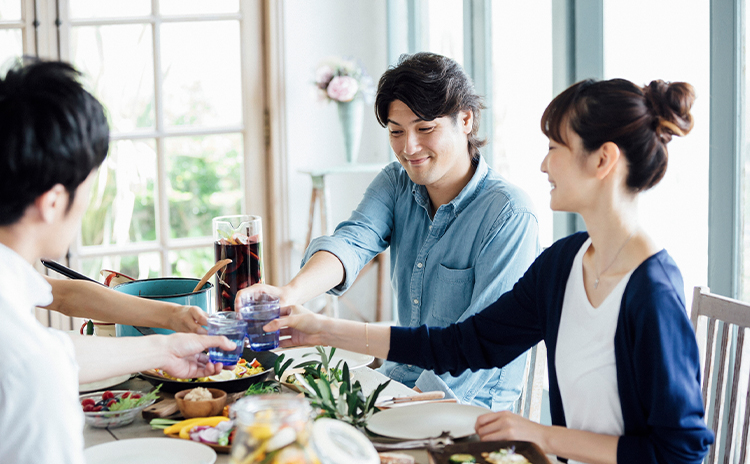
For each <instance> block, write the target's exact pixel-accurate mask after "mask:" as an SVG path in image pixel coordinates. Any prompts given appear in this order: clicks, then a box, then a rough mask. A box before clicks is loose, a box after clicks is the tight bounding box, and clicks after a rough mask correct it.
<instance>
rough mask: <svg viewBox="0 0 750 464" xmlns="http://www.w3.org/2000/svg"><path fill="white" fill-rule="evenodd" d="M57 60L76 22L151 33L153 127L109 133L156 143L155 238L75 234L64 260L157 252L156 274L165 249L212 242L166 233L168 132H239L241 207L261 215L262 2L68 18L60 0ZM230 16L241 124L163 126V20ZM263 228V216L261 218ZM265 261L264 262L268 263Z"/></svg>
mask: <svg viewBox="0 0 750 464" xmlns="http://www.w3.org/2000/svg"><path fill="white" fill-rule="evenodd" d="M59 6H60V8H59V11H60V23H61V24H60V27H59V37H60V59H62V60H64V61H69V58H70V55H69V50H70V45H69V44H70V33H71V28H72V27H76V26H102V25H120V24H149V25H150V26H151V28H152V34H153V42H152V44H153V61H154V62H153V66H154V92H155V93H154V105H155V116H156V118H155V119H156V121H155V127H154V129H153V130H151V131H147V132H142V131H139V132H137V133H127V132H118V133H113V134H112V135H111V137H110V140H111V142H115V141H118V140H139V139H141V140H142V139H152V140H155V142H156V153H157V178H156V182H155V183H156V185H155V192H154V193H155V198H156V203H155V205H154V206H155V214H156V236H157V239H156V241H153V242H139V243H128V244H124V245H97V246H83V245H82V243H81V238H80V235H79V236H78V238H77V239H76V240H75V241H74V243H73V244H71V248H70V252H69V256H68V258H69V265H70V266H71V267H73V268H79V267H80V264H81V260H83V259H89V258H98V257H104V256H115V255H133V254H139V253H151V252H156V253H159V256H160V262H161V271H160V275H169V274H170V273H171V263H170V256H169V255H170V252H174V251H182V250H191V249H200V248H205V247H209V246H211V245H212V243H213V238H212V237H210V236H209V237H194V238H171V237H170V234H169V228H170V226H169V198H168V196H167V191H166V186H167V177H168V171H167V166H166V164H167V163H166V149H165V142H166V140H167V139H168V138H170V137H186V136H206V135H221V134H241V135H242V137H243V151H244V158H243V163H244V172H243V173H242V176H241V188H242V190H243V196H242V202H241V210H242V211H243V212H251V213H252V214H257V215H260V216H262V217H264V218H265V217H266V212H267V202H266V176H265V175H264V174H265V172H266V143H265V130H264V129H265V128H264V106H265V105H264V101H265V100H264V89H263V81H264V79H263V68H264V62H263V49H262V46H263V45H262V44H263V5H262V4H260V3H258V2H254V1H252V0H242V1H241V2H240V11H239V12H238V13H216V14H200V15H193V14H191V15H160V14H158V13H157V12H158V10H159V1H158V0H152V12H151V14H150V15H145V16H133V17H117V18H94V19H70V18H68V17H67V12H68V11H69V9H68V0H60V2H59ZM220 20H236V21H238V22H239V26H240V41H241V43H240V57H241V58H240V59H241V60H242V64H241V82H242V86H241V87H242V100H243V123H242V124H239V125H235V126H224V127H211V128H172V127H164V115H163V107H162V89H163V82H162V72H161V46H160V45H161V26H162V24H168V23H177V22H180V23H184V22H206V21H220ZM264 227H265V228H268V227H269V221H264ZM268 261H269V260H266V263H264V264H265V266H266V267H267V268H270V267H272V264H271V263H270V262H268Z"/></svg>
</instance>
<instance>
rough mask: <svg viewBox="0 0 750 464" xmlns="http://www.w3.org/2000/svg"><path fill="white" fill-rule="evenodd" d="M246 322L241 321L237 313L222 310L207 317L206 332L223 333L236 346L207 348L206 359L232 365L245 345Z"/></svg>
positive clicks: (226, 365)
mask: <svg viewBox="0 0 750 464" xmlns="http://www.w3.org/2000/svg"><path fill="white" fill-rule="evenodd" d="M246 332H247V322H245V321H243V320H242V318H241V317H240V315H239V314H237V313H233V312H222V313H217V314H214V315H213V316H211V317H209V318H208V334H209V335H224V336H225V337H227V338H228V339H229V340H231V341H233V342H234V343H235V345H237V347H236V348H235V349H234V350H232V351H226V350H222V349H221V348H218V347H211V348H209V349H208V359H209V360H211V362H212V363H222V364H224V366H225V367H233V366H234V365H236V364H237V361H239V360H240V356H241V355H242V349H243V347H244V345H245V333H246Z"/></svg>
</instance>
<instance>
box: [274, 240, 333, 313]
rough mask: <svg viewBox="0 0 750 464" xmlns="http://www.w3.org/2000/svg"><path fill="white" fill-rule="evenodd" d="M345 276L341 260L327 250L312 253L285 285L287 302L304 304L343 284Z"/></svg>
mask: <svg viewBox="0 0 750 464" xmlns="http://www.w3.org/2000/svg"><path fill="white" fill-rule="evenodd" d="M345 277H346V274H345V271H344V265H343V264H341V261H339V259H338V258H337V257H336V256H335V255H333V254H331V253H329V252H327V251H319V252H317V253H315V254H314V255H312V257H311V258H310V259H309V260H308V261H307V262H306V263H305V265H304V266H303V267H302V269H301V270H300V271H299V273H298V274H297V275H296V276H295V277H294V278H293V279H292V280H291V281H290V282H289V283H288V284H287V285H285V286H284V289H283V290H284V292H285V296H286V298H285V300H286V303H287V304H290V305H292V304H304V303H306V302H308V301H309V300H311V299H312V298H315V297H316V296H318V295H321V294H323V293H325V292H327V291H328V290H330V289H332V288H333V287H336V286H338V285H341V283H342V282H344V279H345Z"/></svg>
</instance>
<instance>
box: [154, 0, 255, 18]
mask: <svg viewBox="0 0 750 464" xmlns="http://www.w3.org/2000/svg"><path fill="white" fill-rule="evenodd" d="M159 9H160V10H161V13H162V14H165V15H166V14H205V13H236V12H238V11H239V10H240V2H239V1H238V0H222V1H220V2H207V1H206V0H159Z"/></svg>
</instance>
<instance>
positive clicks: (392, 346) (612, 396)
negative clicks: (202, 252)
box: [266, 79, 714, 464]
mask: <svg viewBox="0 0 750 464" xmlns="http://www.w3.org/2000/svg"><path fill="white" fill-rule="evenodd" d="M694 99H695V95H694V92H693V88H692V86H691V85H690V84H687V83H683V82H675V83H666V82H663V81H653V82H651V83H650V84H649V85H647V86H646V87H643V88H640V87H638V86H636V85H634V84H633V83H631V82H629V81H626V80H623V79H613V80H608V81H592V80H589V81H583V82H579V83H577V84H575V85H573V86H571V87H570V88H568V89H567V90H565V91H564V92H563V93H561V94H560V95H558V96H557V97H556V98H555V99H554V100H553V101H552V102H551V103H550V105H549V106H548V107H547V109H546V110H545V112H544V115H543V116H542V131H543V132H544V134H545V135H546V136H547V137H548V138H549V152H548V153H547V156H546V157H545V158H544V161H543V162H542V172H544V173H546V174H547V176H548V178H549V182H550V185H551V187H552V190H551V199H550V206H551V207H552V209H553V210H555V211H570V212H576V213H579V214H580V215H581V216H582V217H583V219H584V221H585V222H586V227H587V229H588V232H580V233H576V234H573V235H571V236H569V237H566V238H563V239H561V240H559V241H557V242H556V243H554V244H553V245H552V246H551V247H549V248H548V249H547V250H545V251H544V252H543V253H542V254H541V255H540V256H539V257H538V258H537V259H536V261H534V263H533V264H532V265H531V267H530V268H529V269H528V270H527V271H526V273H525V274H524V276H523V277H522V278H521V279H520V280H519V281H518V282H517V283H516V284H515V286H514V287H513V289H512V290H511V291H509V292H507V293H506V294H504V295H503V296H501V297H500V298H499V299H498V300H497V301H496V302H495V303H493V304H492V305H490V306H489V307H487V308H485V309H484V310H482V311H481V312H480V313H478V314H476V315H475V316H472V317H470V318H468V319H467V320H465V321H463V322H460V323H458V324H454V325H451V326H449V327H447V328H443V329H438V328H432V327H430V328H428V327H425V326H422V327H417V328H406V327H382V326H372V327H369V326H367V325H366V324H361V323H355V322H352V321H342V320H331V319H328V318H324V317H323V316H319V315H314V314H311V313H309V312H308V311H306V310H305V309H304V308H301V307H294V308H292V310H291V315H290V316H287V317H284V318H281V319H279V320H277V321H274V322H272V323H271V324H269V325H268V326H266V327H267V330H277V329H279V328H282V327H286V328H284V329H283V330H282V335H291V339H289V340H287V341H284V342H282V344H283V345H302V344H304V345H308V344H328V345H332V346H337V347H341V348H344V349H348V350H354V351H359V352H369V353H370V354H373V355H375V356H378V357H382V358H387V359H390V360H393V361H397V362H401V363H408V364H413V365H417V366H420V367H423V368H426V369H432V370H434V371H436V372H439V373H440V372H450V373H451V374H453V375H456V374H457V373H460V372H462V371H464V370H466V369H470V370H478V369H486V368H490V367H501V366H504V365H505V364H507V363H509V362H510V361H512V360H513V359H515V358H516V357H517V356H518V355H520V354H521V353H523V352H525V351H526V350H528V349H529V348H530V347H532V346H534V345H535V344H536V343H538V342H539V341H542V340H543V341H544V342H545V344H546V346H547V360H548V361H547V362H548V366H549V384H550V409H551V415H552V423H553V425H552V426H543V425H540V424H538V423H534V422H531V421H529V420H527V419H524V418H523V417H520V416H518V415H515V414H513V413H510V412H507V411H503V412H497V413H489V414H486V415H483V416H480V417H479V419H478V420H477V423H476V431H477V433H478V434H479V436H480V437H481V439H482V440H526V441H532V442H535V443H537V444H538V445H539V446H541V447H542V448H543V450H544V451H545V452H546V453H549V454H555V455H557V456H559V457H564V458H568V459H570V461H569V462H586V463H639V464H642V463H670V464H672V463H696V464H697V463H700V462H701V461H702V459H703V457H704V456H705V454H706V453H707V451H708V447H709V446H710V445H711V443H713V441H714V437H713V433H712V432H711V431H710V430H708V429H707V428H706V425H705V422H704V418H703V416H704V410H703V403H702V398H701V390H700V363H699V356H698V346H697V343H696V340H695V334H694V332H693V329H692V326H691V325H690V321H689V320H688V318H687V313H686V310H685V300H684V297H683V282H682V277H681V275H680V271H679V270H678V269H677V266H676V265H675V263H674V261H673V260H672V258H671V257H670V256H669V254H668V253H667V251H666V250H664V249H662V248H661V247H659V246H658V245H657V244H656V243H655V242H654V241H653V240H652V239H651V238H650V237H649V236H648V234H647V233H646V231H645V230H644V229H643V228H642V227H641V225H640V224H639V223H638V214H637V212H638V199H639V196H640V193H641V192H642V191H644V190H648V189H649V188H651V187H653V186H654V185H656V184H657V183H658V182H659V181H660V180H661V178H662V177H663V176H664V173H665V172H666V169H667V161H668V154H667V143H669V141H670V140H671V138H672V137H673V136H684V135H686V134H687V133H688V132H690V130H691V129H692V127H693V119H692V116H691V114H690V108H691V106H692V104H693V101H694Z"/></svg>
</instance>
